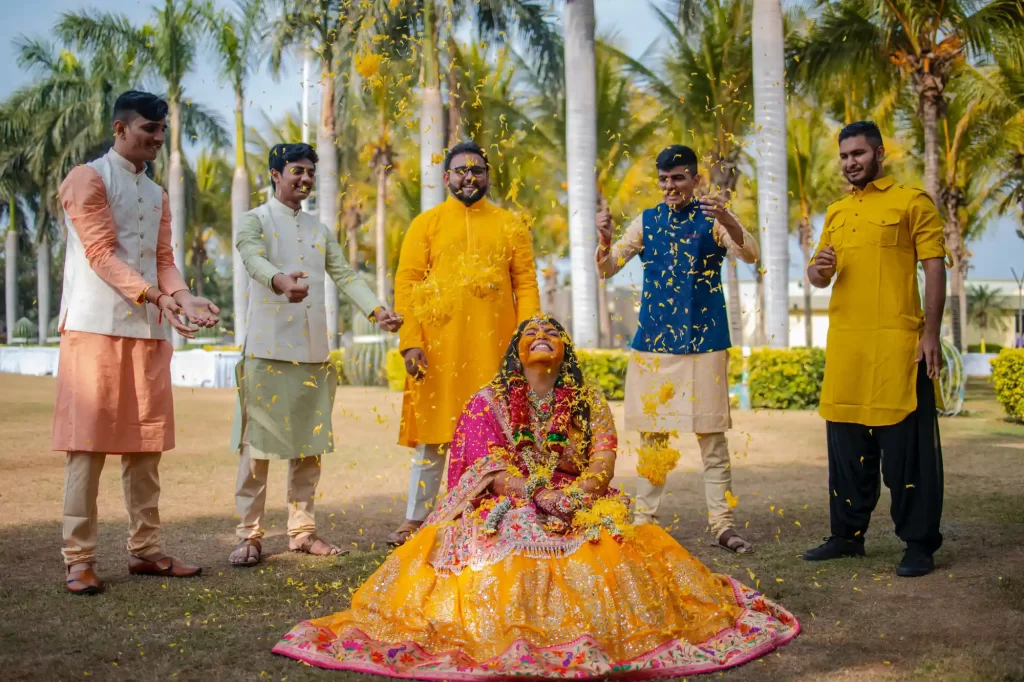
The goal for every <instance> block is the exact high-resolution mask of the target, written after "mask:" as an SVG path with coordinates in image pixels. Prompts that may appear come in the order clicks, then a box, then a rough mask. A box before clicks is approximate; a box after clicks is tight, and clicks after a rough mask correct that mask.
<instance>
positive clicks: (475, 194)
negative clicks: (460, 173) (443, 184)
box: [448, 179, 487, 206]
mask: <svg viewBox="0 0 1024 682" xmlns="http://www.w3.org/2000/svg"><path fill="white" fill-rule="evenodd" d="M448 191H450V192H451V193H452V196H453V197H455V198H456V199H458V200H459V201H461V202H462V203H463V204H465V205H466V206H472V205H473V204H475V203H476V202H478V201H480V200H481V199H483V198H484V196H485V195H486V194H487V183H486V182H485V183H482V184H481V183H480V182H479V181H477V182H473V183H472V184H470V183H466V182H464V181H461V180H455V179H452V180H449V181H448Z"/></svg>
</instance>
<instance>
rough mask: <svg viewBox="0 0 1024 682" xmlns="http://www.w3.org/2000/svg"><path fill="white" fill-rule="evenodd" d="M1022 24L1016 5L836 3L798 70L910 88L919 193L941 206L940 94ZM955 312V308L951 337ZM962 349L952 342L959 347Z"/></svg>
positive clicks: (889, 0)
mask: <svg viewBox="0 0 1024 682" xmlns="http://www.w3.org/2000/svg"><path fill="white" fill-rule="evenodd" d="M1022 21H1024V7H1022V5H1021V3H1020V0H988V1H987V2H967V1H965V0H960V1H958V0H840V1H839V2H836V3H832V4H830V5H828V6H826V8H825V9H824V11H823V13H822V15H821V18H820V20H819V21H818V22H817V24H816V26H815V27H814V29H813V30H812V32H811V34H810V36H809V37H808V40H807V43H806V45H804V47H803V50H802V55H801V63H802V64H803V67H804V69H806V70H807V72H808V74H809V75H810V76H811V77H812V78H813V77H817V78H819V79H821V78H829V77H834V76H838V75H840V74H844V73H847V72H849V70H850V65H851V64H856V65H857V67H858V69H860V70H862V71H864V72H866V73H870V74H872V75H873V76H874V78H875V81H876V82H877V83H881V84H883V87H884V85H885V84H889V85H892V84H909V86H910V87H911V88H912V90H913V93H914V96H915V97H916V100H917V107H918V113H919V114H920V116H921V122H922V135H923V138H924V180H925V189H926V190H927V191H928V194H929V195H930V196H931V197H932V200H933V201H934V202H935V203H936V205H943V204H944V203H945V202H944V201H943V194H942V177H941V175H942V171H941V147H940V139H939V134H940V130H939V129H940V124H939V122H940V119H941V118H942V117H943V116H944V115H945V110H946V107H947V104H948V102H947V98H946V96H945V92H946V90H947V88H948V87H949V85H950V83H951V82H952V81H953V80H954V79H955V78H956V77H957V74H958V71H959V69H960V68H961V67H962V66H963V65H964V64H965V62H966V54H967V53H972V54H974V55H983V54H987V53H990V52H991V50H992V48H993V46H994V45H995V43H996V42H997V41H998V40H999V39H1000V37H1001V36H1002V35H1004V34H1005V35H1012V34H1013V32H1014V31H1019V30H1020V26H1021V22H1022ZM956 224H957V221H956V220H951V221H949V222H948V223H947V230H946V235H945V236H946V246H947V247H948V248H949V250H950V251H951V252H952V253H953V254H954V255H955V254H962V253H963V251H964V249H963V240H962V237H961V234H960V231H959V229H957V227H956ZM958 284H959V276H958V275H957V274H956V273H955V272H954V276H953V279H952V281H951V290H952V291H951V293H952V295H953V296H954V297H955V298H957V301H959V299H960V297H962V295H963V292H962V290H960V289H957V288H956V287H957V286H958ZM959 309H960V305H959V304H958V305H955V306H954V333H955V334H956V333H958V331H959V329H958V327H959V325H958V324H957V321H958V319H959ZM961 342H962V339H960V338H955V339H954V343H955V344H956V345H957V346H958V347H962V343H961Z"/></svg>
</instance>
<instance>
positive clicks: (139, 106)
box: [114, 90, 168, 123]
mask: <svg viewBox="0 0 1024 682" xmlns="http://www.w3.org/2000/svg"><path fill="white" fill-rule="evenodd" d="M167 110H168V107H167V102H165V101H164V100H162V99H161V98H159V97H157V96H156V95H154V94H153V93H151V92H140V91H139V90H129V91H128V92H122V93H121V94H120V95H118V97H117V99H116V100H115V101H114V120H115V121H121V122H122V123H127V122H129V121H131V120H132V119H133V118H135V117H136V116H142V117H143V118H144V119H146V120H147V121H162V120H164V119H165V118H167Z"/></svg>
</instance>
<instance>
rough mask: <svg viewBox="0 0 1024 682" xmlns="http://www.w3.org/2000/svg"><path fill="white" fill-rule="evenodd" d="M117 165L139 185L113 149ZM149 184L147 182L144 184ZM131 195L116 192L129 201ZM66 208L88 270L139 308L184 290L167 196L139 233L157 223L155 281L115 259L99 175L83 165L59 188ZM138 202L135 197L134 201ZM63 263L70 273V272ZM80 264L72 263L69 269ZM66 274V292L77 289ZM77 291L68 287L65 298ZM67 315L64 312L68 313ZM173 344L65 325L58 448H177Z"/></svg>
mask: <svg viewBox="0 0 1024 682" xmlns="http://www.w3.org/2000/svg"><path fill="white" fill-rule="evenodd" d="M110 159H111V163H112V164H114V165H115V167H116V168H117V169H118V172H122V171H123V172H126V173H129V174H131V175H129V176H128V177H129V179H131V178H132V177H134V178H135V179H136V181H139V182H141V181H142V179H141V178H139V175H141V174H138V173H135V171H134V168H133V167H132V166H131V164H130V163H129V162H127V161H126V160H125V159H123V158H122V157H120V156H118V155H116V154H115V153H114V152H110ZM146 181H147V182H148V179H147V180H146ZM127 194H128V193H124V194H120V193H116V196H117V200H123V201H128V200H129V199H130V197H129V196H127ZM60 198H61V203H62V205H63V207H64V211H65V213H66V214H67V216H68V218H69V219H70V221H71V222H72V223H73V225H74V230H75V232H76V234H77V237H78V239H79V240H80V241H81V244H82V246H83V247H84V251H85V258H86V260H87V261H88V266H89V268H91V269H92V271H93V272H94V273H95V274H96V275H98V276H99V277H100V278H101V279H102V280H103V281H104V282H105V283H106V285H108V286H109V287H111V288H112V289H114V290H115V291H117V292H118V293H119V294H120V296H121V297H123V298H124V299H126V300H128V301H131V302H133V303H134V304H136V305H138V306H140V307H141V306H144V305H149V304H148V303H145V296H146V291H147V290H148V289H149V288H151V287H153V286H159V287H160V290H161V291H162V292H163V293H165V294H172V293H174V292H177V291H180V290H182V289H186V288H187V286H186V284H185V280H184V278H183V277H182V275H181V273H180V272H179V271H178V269H177V267H176V266H175V265H174V251H173V248H172V246H171V213H170V207H169V205H168V202H167V195H166V194H163V197H162V207H161V208H160V209H158V210H160V211H161V215H160V217H159V221H158V223H157V222H156V221H153V220H151V219H149V218H150V216H146V215H144V214H143V213H142V210H143V209H142V208H141V205H142V204H143V199H142V198H139V199H138V203H139V204H140V208H139V211H140V213H139V223H140V226H144V227H140V229H152V228H151V227H148V226H149V225H151V224H153V225H158V228H157V229H158V230H159V233H158V235H157V249H156V272H157V282H156V284H153V283H151V282H148V281H146V279H145V277H143V275H142V273H141V272H139V271H138V270H136V269H135V268H133V267H132V266H130V265H128V264H127V263H126V262H125V261H124V260H122V259H121V258H120V257H119V256H118V254H117V252H116V251H117V246H118V244H117V239H118V229H117V226H116V225H115V223H114V217H113V212H112V210H111V206H110V205H109V203H108V192H107V187H106V186H105V184H104V182H103V178H102V177H101V176H100V174H99V173H97V172H96V170H94V169H92V168H90V167H86V166H78V167H76V168H75V169H74V170H72V171H71V173H69V174H68V177H67V178H66V179H65V180H64V183H63V184H62V185H61V188H60ZM131 201H135V199H131ZM68 267H69V266H68V264H65V270H66V271H67V269H68ZM71 267H72V268H73V267H74V266H73V265H72V266H71ZM74 281H75V280H74V276H73V274H72V276H70V277H69V276H68V273H67V272H66V273H65V287H66V288H67V287H68V286H69V285H70V286H74ZM70 294H71V292H69V291H67V290H65V292H64V296H65V297H68V296H69V295H70ZM65 314H66V313H65ZM171 353H172V349H171V345H170V343H168V342H167V341H166V340H165V339H152V338H133V337H128V336H112V335H107V334H97V333H92V332H88V331H79V330H70V329H67V328H65V325H64V324H63V321H62V325H61V342H60V361H59V364H58V371H57V400H56V409H55V411H54V424H53V449H54V450H62V451H68V452H72V451H83V452H97V453H106V454H122V453H134V452H163V451H165V450H170V449H171V448H173V447H174V406H173V398H172V395H171V366H170V363H171Z"/></svg>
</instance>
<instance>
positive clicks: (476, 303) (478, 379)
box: [388, 142, 540, 545]
mask: <svg viewBox="0 0 1024 682" xmlns="http://www.w3.org/2000/svg"><path fill="white" fill-rule="evenodd" d="M444 170H445V175H444V178H445V182H446V184H447V185H448V189H449V191H450V193H451V195H450V196H449V197H448V199H447V200H446V201H445V202H444V203H443V204H441V205H440V206H437V207H436V208H433V209H431V210H429V211H427V212H425V213H423V214H421V215H419V216H417V218H416V219H415V220H413V221H412V224H411V225H410V226H409V230H408V232H406V235H405V239H404V241H403V242H402V252H401V256H400V257H399V261H398V271H397V272H396V273H395V311H396V312H397V313H399V314H400V315H402V316H403V317H404V318H405V324H404V326H403V327H402V330H401V333H400V340H401V344H400V350H401V351H402V356H403V357H404V358H405V367H406V371H407V372H408V374H409V378H408V379H407V382H406V391H405V398H404V404H403V407H402V425H401V432H400V435H399V443H400V444H402V445H405V446H408V447H415V448H417V451H416V454H415V455H414V456H413V465H412V477H411V480H410V482H409V499H408V506H407V509H406V514H405V517H406V518H405V522H404V523H402V525H401V526H399V527H398V529H397V530H396V531H395V532H394V533H392V534H391V536H390V537H389V538H388V542H390V543H391V544H393V545H399V544H402V543H404V542H405V541H406V540H407V539H408V538H409V536H410V535H411V534H412V533H413V532H415V531H416V529H417V528H419V526H420V524H421V523H422V522H423V520H424V519H425V518H426V517H427V513H428V509H427V506H428V504H429V503H430V502H431V501H432V500H433V499H434V498H435V497H436V496H437V493H438V490H439V489H440V487H441V477H442V475H443V474H444V464H445V447H446V445H447V444H448V442H449V441H450V440H451V438H452V433H454V431H455V421H456V419H458V417H459V414H461V412H462V408H463V406H464V405H465V404H466V401H467V400H469V398H470V397H471V396H472V395H473V394H474V393H476V392H477V391H478V390H479V389H480V387H481V386H483V385H484V384H486V383H487V382H488V381H489V380H490V379H491V377H493V376H494V373H495V372H496V371H497V369H498V364H499V362H500V360H501V357H502V355H503V353H504V352H505V349H506V347H507V346H508V343H509V341H510V340H511V338H512V335H513V333H514V332H515V330H516V327H517V326H518V325H519V323H520V322H522V321H523V320H526V319H529V318H530V317H532V316H534V315H535V314H537V313H538V312H540V293H539V291H538V290H537V271H536V263H535V261H534V257H533V243H532V239H531V235H530V231H529V229H528V228H527V227H526V225H525V223H524V222H523V221H522V220H521V219H520V218H519V217H518V216H516V215H515V214H513V213H511V212H509V211H506V210H504V209H502V208H499V207H497V206H495V205H494V204H492V203H491V202H489V201H488V200H487V198H486V197H487V188H488V184H489V169H488V164H487V156H486V154H485V153H484V151H483V150H482V149H481V148H480V147H478V146H477V145H476V144H473V143H472V142H467V143H462V144H458V145H455V146H454V147H452V148H451V150H450V151H449V152H448V154H447V155H446V157H445V161H444Z"/></svg>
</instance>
